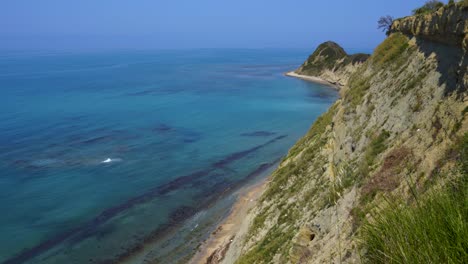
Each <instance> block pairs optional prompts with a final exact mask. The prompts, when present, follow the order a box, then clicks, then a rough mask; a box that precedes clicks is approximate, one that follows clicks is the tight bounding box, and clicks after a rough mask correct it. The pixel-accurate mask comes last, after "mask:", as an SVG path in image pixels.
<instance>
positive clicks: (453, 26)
mask: <svg viewBox="0 0 468 264" xmlns="http://www.w3.org/2000/svg"><path fill="white" fill-rule="evenodd" d="M467 10H468V6H466V5H464V4H462V3H460V4H452V5H449V6H444V7H442V8H440V9H439V10H437V11H436V12H434V13H429V14H425V15H418V16H410V17H405V18H401V19H397V20H395V21H394V22H393V24H392V26H391V28H390V32H391V33H393V32H401V33H403V34H407V35H411V36H416V37H421V38H425V39H429V40H433V41H437V42H441V43H445V44H450V45H457V46H459V45H460V44H461V43H464V47H465V49H466V48H467V47H468V46H467V45H468V39H467V36H466V33H467V31H468V12H467Z"/></svg>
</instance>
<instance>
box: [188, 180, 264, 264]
mask: <svg viewBox="0 0 468 264" xmlns="http://www.w3.org/2000/svg"><path fill="white" fill-rule="evenodd" d="M269 179H270V176H268V177H265V178H264V179H262V180H261V181H259V182H257V183H255V184H253V185H250V186H246V187H245V188H243V189H241V190H240V191H239V194H238V197H237V200H236V202H235V203H234V205H233V206H232V209H231V212H230V213H229V214H228V215H227V216H226V218H225V219H223V221H221V223H220V224H219V225H218V226H217V227H216V229H215V231H213V232H212V233H211V234H210V236H209V237H208V239H206V240H205V241H203V242H202V244H201V246H200V248H199V249H198V250H197V252H196V253H195V255H194V256H193V257H192V258H191V260H190V262H189V263H190V264H215V263H223V262H225V263H232V262H234V260H235V259H234V258H235V257H236V256H231V255H232V254H226V253H228V251H229V252H238V251H239V250H240V249H241V248H240V246H239V242H240V240H241V238H242V237H243V235H244V234H245V233H247V231H248V228H249V225H250V222H251V219H252V214H250V211H251V209H252V208H253V207H254V206H255V205H256V203H257V201H258V199H259V198H260V197H261V196H262V194H263V192H264V191H265V190H266V187H267V183H268V182H269ZM234 255H236V254H234Z"/></svg>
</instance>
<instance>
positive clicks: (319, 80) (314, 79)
mask: <svg viewBox="0 0 468 264" xmlns="http://www.w3.org/2000/svg"><path fill="white" fill-rule="evenodd" d="M284 75H285V76H288V77H293V78H298V79H301V80H304V81H309V82H314V83H320V84H325V85H327V86H330V87H332V88H333V89H336V90H340V89H341V86H340V85H338V84H334V83H331V82H329V81H327V80H324V79H322V78H320V77H317V76H309V75H302V74H297V73H295V72H294V71H290V72H286V73H285V74H284Z"/></svg>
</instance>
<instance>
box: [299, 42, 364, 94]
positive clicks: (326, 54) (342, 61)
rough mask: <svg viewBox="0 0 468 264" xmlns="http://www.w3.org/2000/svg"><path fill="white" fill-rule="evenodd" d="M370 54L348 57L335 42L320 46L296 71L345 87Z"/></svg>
mask: <svg viewBox="0 0 468 264" xmlns="http://www.w3.org/2000/svg"><path fill="white" fill-rule="evenodd" d="M368 58H369V55H368V54H363V53H358V54H353V55H348V54H347V53H346V51H345V50H344V49H343V48H342V47H340V45H338V44H337V43H335V42H332V41H327V42H325V43H322V44H320V45H319V46H318V47H317V49H316V50H315V51H314V53H313V54H312V55H310V56H309V58H308V59H307V60H306V61H305V62H304V64H302V65H301V67H299V68H298V69H297V70H296V71H294V72H295V73H297V74H300V75H307V76H315V77H319V78H321V79H323V80H325V81H327V82H330V83H332V84H335V85H337V86H345V85H346V84H347V82H348V79H349V76H350V75H351V74H352V73H354V72H355V71H356V69H357V68H358V67H359V66H360V65H361V64H362V63H363V62H365V61H366V60H367V59H368Z"/></svg>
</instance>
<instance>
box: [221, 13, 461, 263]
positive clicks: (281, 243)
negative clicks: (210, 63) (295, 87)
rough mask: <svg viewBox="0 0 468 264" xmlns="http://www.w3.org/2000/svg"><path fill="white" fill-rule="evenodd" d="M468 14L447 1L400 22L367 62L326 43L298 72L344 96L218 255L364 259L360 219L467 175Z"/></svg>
mask: <svg viewBox="0 0 468 264" xmlns="http://www.w3.org/2000/svg"><path fill="white" fill-rule="evenodd" d="M466 18H467V8H466V6H465V5H463V4H452V5H448V6H445V7H443V8H441V9H439V10H438V11H437V12H433V13H431V14H427V15H421V16H412V17H406V18H402V19H399V20H396V21H395V22H394V23H393V25H392V27H391V32H390V34H389V36H388V38H387V39H386V40H385V41H384V42H383V43H382V44H380V45H379V46H378V47H377V48H376V49H375V51H374V53H373V54H372V56H370V57H369V58H368V59H364V58H366V57H365V56H364V55H363V57H362V58H361V57H360V56H361V55H359V56H355V57H353V56H348V55H346V53H345V52H344V50H343V49H342V48H340V47H339V46H338V45H336V44H335V43H332V42H327V43H324V44H322V45H321V46H320V47H319V48H318V49H317V50H316V51H315V52H314V54H312V55H311V56H310V57H309V59H308V60H307V61H306V62H305V63H304V64H303V65H302V66H301V67H300V68H299V69H298V70H297V71H296V72H297V73H301V74H310V75H315V76H322V77H326V78H328V79H329V80H332V81H335V82H337V83H340V84H341V85H343V89H342V91H341V92H342V98H341V99H339V100H338V101H337V102H336V103H335V104H334V105H333V106H332V107H331V108H330V109H329V110H328V111H327V112H326V113H325V114H324V115H322V116H321V117H320V118H318V119H317V120H316V122H315V123H314V124H313V126H312V127H311V129H310V130H309V132H308V133H307V134H306V135H305V136H304V137H303V138H302V139H301V140H300V141H299V142H297V143H296V145H295V146H294V147H293V148H292V149H291V150H290V151H289V153H288V155H287V157H286V158H285V159H284V160H283V161H282V162H281V164H280V166H279V168H278V169H277V170H276V171H275V172H274V173H273V175H272V176H271V180H270V182H269V183H268V187H267V189H266V191H265V193H264V194H263V196H262V197H261V199H260V201H259V202H258V204H257V205H256V206H255V207H254V208H253V210H252V211H251V212H250V215H249V217H247V219H250V220H246V221H250V222H249V228H248V231H245V232H240V233H238V234H236V236H235V237H234V239H233V241H232V243H231V247H230V248H229V249H228V250H227V253H226V255H227V256H229V258H225V259H222V260H220V261H221V263H232V262H234V260H236V259H237V260H236V263H249V264H251V263H325V262H327V263H329V262H332V263H361V262H363V261H364V262H367V261H369V259H367V258H368V257H369V255H368V252H369V249H367V248H366V247H365V244H363V243H362V242H361V241H362V239H361V231H362V227H363V225H364V224H365V223H372V222H375V221H378V219H377V218H375V217H374V216H375V215H376V213H377V212H379V211H382V210H385V208H386V207H388V201H389V200H391V201H401V202H400V205H401V206H403V205H406V204H408V205H409V206H411V205H412V204H415V203H416V202H415V200H416V201H417V200H418V199H417V198H415V197H420V196H425V195H426V194H430V193H431V192H432V191H433V190H437V189H438V188H439V189H440V188H442V187H440V186H443V185H444V184H445V183H446V182H451V181H454V179H460V178H461V179H466V178H467V177H468V174H467V173H468V172H467V167H468V165H466V155H467V154H466V152H467V146H468V143H467V141H468V136H467V131H468V122H467V119H466V115H467V113H468V102H467V99H468V96H467V92H466V87H467V78H468V77H467V73H466V72H467V64H466V60H467V56H466V50H467V45H466V42H467V41H466V33H467V31H468V30H467V22H466V20H467V19H466ZM340 65H341V66H340ZM347 68H348V69H351V68H352V70H347ZM343 76H346V77H343ZM463 153H465V154H463ZM460 163H462V164H465V165H463V166H462V167H461V169H460ZM416 194H417V195H416ZM465 198H466V197H465ZM465 205H466V204H465ZM463 217H466V216H463ZM465 220H466V219H465ZM465 223H466V221H465ZM465 227H466V225H465ZM390 231H391V230H390ZM463 232H465V231H463ZM465 249H466V248H465ZM421 253H423V252H421ZM429 253H430V252H429ZM461 258H462V259H461V260H462V261H463V254H462V256H461ZM465 258H466V251H465ZM384 260H385V259H384ZM369 262H374V261H369ZM383 262H385V261H383Z"/></svg>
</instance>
